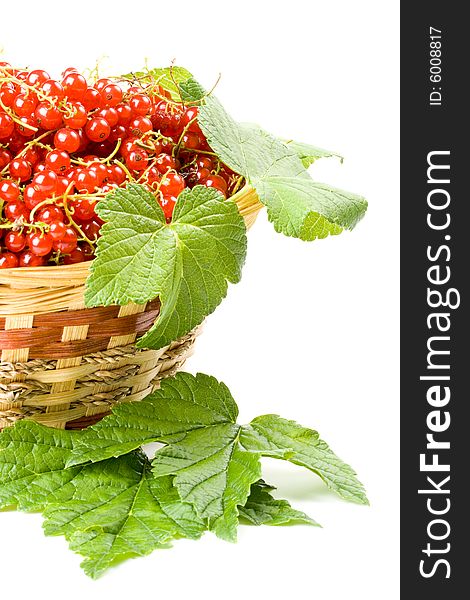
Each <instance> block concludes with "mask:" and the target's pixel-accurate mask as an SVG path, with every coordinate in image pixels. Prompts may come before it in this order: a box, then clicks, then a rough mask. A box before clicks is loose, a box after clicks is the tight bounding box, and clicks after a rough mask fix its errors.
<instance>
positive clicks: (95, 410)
mask: <svg viewBox="0 0 470 600" xmlns="http://www.w3.org/2000/svg"><path fill="white" fill-rule="evenodd" d="M233 200H235V202H236V203H237V205H238V208H239V211H240V213H241V214H242V215H243V217H244V219H245V222H246V225H247V227H250V226H251V225H252V224H253V223H254V221H255V219H256V216H257V214H258V212H259V210H260V208H261V206H262V205H261V204H260V202H259V200H258V197H257V196H256V193H255V192H254V190H253V189H252V188H250V187H249V186H245V187H244V188H243V189H242V190H241V191H240V192H238V193H237V194H236V195H235V196H233ZM88 269H89V263H79V264H74V265H64V266H57V267H31V268H26V269H18V268H16V269H4V270H0V351H1V354H0V430H1V429H2V428H4V427H7V426H9V425H12V424H13V423H14V422H15V421H17V420H19V419H23V418H26V419H33V420H34V421H38V422H40V423H43V424H44V425H49V426H51V427H57V428H62V429H63V428H67V429H81V428H83V427H86V426H87V425H90V424H92V423H95V422H97V421H98V420H99V419H100V418H102V417H104V416H105V415H106V414H108V413H109V411H110V410H111V408H112V406H113V405H114V404H116V403H117V402H124V401H125V402H130V401H135V400H141V399H142V398H144V397H145V396H147V395H148V394H149V393H150V392H151V391H152V390H154V389H155V387H156V386H158V381H159V380H160V379H161V378H162V377H166V376H168V375H171V374H173V373H174V372H175V371H177V370H178V369H179V368H180V367H181V366H182V365H183V363H184V361H185V360H186V358H188V356H190V355H191V352H192V348H193V344H194V341H195V339H196V336H197V334H198V332H199V329H197V330H195V331H193V332H191V333H189V334H188V335H186V336H184V337H183V338H181V339H179V340H176V341H174V342H173V343H172V344H170V345H169V346H167V347H166V348H162V349H160V350H145V349H139V348H136V346H135V344H134V342H135V340H136V337H137V336H140V335H142V334H143V333H145V332H146V331H147V330H148V329H150V327H151V326H152V325H153V323H154V321H155V319H156V318H157V316H158V314H159V308H160V304H159V301H158V299H156V300H153V301H152V302H148V303H147V305H136V304H128V305H127V306H122V307H119V306H108V307H98V308H85V304H84V299H83V293H84V288H85V280H86V278H87V275H88Z"/></svg>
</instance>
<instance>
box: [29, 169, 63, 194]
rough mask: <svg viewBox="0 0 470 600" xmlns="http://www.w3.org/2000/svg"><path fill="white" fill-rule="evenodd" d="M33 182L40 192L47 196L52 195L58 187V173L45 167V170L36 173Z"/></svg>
mask: <svg viewBox="0 0 470 600" xmlns="http://www.w3.org/2000/svg"><path fill="white" fill-rule="evenodd" d="M31 183H32V185H33V186H34V188H35V189H36V190H38V192H42V193H43V194H45V195H47V196H49V195H52V194H53V193H54V192H55V190H56V187H57V174H56V173H54V171H51V170H49V169H44V171H41V172H40V173H36V175H35V176H34V177H33V179H32V181H31Z"/></svg>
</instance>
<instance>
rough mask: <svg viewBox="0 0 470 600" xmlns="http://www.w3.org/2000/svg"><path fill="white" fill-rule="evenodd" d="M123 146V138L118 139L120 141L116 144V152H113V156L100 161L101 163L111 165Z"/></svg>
mask: <svg viewBox="0 0 470 600" xmlns="http://www.w3.org/2000/svg"><path fill="white" fill-rule="evenodd" d="M121 144H122V138H118V141H117V142H116V146H115V148H114V150H113V151H112V152H111V154H110V155H109V156H107V157H106V158H103V160H100V162H103V163H109V162H110V161H111V160H112V159H113V158H114V157H115V156H116V154H117V153H118V151H119V148H120V147H121Z"/></svg>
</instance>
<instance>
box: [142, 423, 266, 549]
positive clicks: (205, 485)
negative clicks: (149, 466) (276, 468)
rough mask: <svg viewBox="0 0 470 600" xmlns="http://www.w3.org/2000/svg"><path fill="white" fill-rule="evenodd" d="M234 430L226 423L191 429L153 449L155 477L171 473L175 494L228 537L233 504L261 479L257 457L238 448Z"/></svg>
mask: <svg viewBox="0 0 470 600" xmlns="http://www.w3.org/2000/svg"><path fill="white" fill-rule="evenodd" d="M239 433H240V426H239V425H236V424H232V423H226V424H222V425H219V424H217V425H210V426H208V427H204V428H201V429H196V430H193V431H190V432H189V433H188V434H187V435H186V436H185V437H184V438H183V439H182V440H181V441H177V442H176V441H175V442H173V443H170V444H169V445H168V446H166V447H165V448H162V449H161V450H158V451H157V452H156V454H155V459H154V461H153V472H154V474H155V476H156V477H161V476H165V475H176V477H175V480H174V484H175V486H176V487H177V488H178V491H179V493H180V496H181V498H182V499H183V500H185V501H187V502H190V503H191V504H193V505H194V507H195V508H196V511H197V512H198V514H199V516H200V517H202V518H203V519H207V521H208V525H209V528H210V529H211V530H213V531H215V533H216V534H217V535H218V536H219V537H221V538H223V539H226V540H228V541H235V540H236V537H237V526H238V505H244V504H245V502H246V500H247V498H248V495H249V493H250V486H251V484H252V483H253V482H255V481H257V480H258V479H259V478H260V477H261V465H260V462H259V457H258V456H257V455H256V454H253V453H250V452H245V451H244V450H242V449H240V448H239V445H238V436H239Z"/></svg>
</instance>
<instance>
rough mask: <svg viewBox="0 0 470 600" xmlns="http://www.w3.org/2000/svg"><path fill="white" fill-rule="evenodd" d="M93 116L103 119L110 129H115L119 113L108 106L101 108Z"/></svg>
mask: <svg viewBox="0 0 470 600" xmlns="http://www.w3.org/2000/svg"><path fill="white" fill-rule="evenodd" d="M94 116H97V117H103V119H104V120H105V121H107V122H108V125H109V126H110V127H111V128H112V127H115V126H116V125H117V124H118V121H119V113H118V111H117V110H116V109H115V108H113V107H112V106H108V107H107V108H102V109H101V110H100V111H98V112H97V113H96V115H94Z"/></svg>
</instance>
